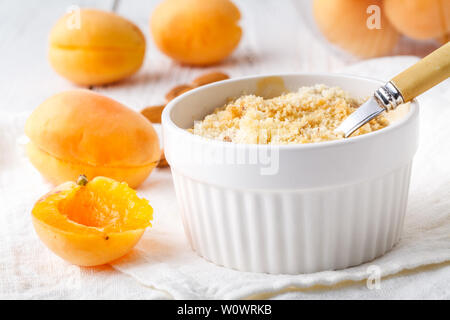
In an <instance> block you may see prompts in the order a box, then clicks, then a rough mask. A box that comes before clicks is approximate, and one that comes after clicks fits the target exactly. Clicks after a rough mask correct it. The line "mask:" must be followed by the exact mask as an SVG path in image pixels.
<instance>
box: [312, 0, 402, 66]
mask: <svg viewBox="0 0 450 320" xmlns="http://www.w3.org/2000/svg"><path fill="white" fill-rule="evenodd" d="M373 5H376V6H378V7H379V8H380V12H379V13H380V14H379V18H380V27H381V28H380V29H377V28H372V29H371V28H369V27H368V25H367V22H368V19H369V16H370V14H368V12H367V10H368V8H369V6H373ZM381 8H382V1H381V0H314V3H313V11H314V17H315V20H316V22H317V25H318V27H319V29H320V30H321V32H322V33H323V34H324V36H325V37H326V38H327V39H328V40H329V41H330V42H332V43H334V44H335V45H337V46H338V47H340V48H342V49H344V50H346V51H348V52H350V53H352V54H354V55H355V56H358V57H360V58H370V57H376V56H382V55H386V54H388V53H390V52H391V51H392V49H393V48H394V47H395V45H396V44H397V41H398V38H399V34H398V32H397V30H396V29H395V28H394V27H393V26H392V24H391V23H390V22H389V20H388V19H387V18H386V17H385V16H384V15H383V12H382V10H381Z"/></svg>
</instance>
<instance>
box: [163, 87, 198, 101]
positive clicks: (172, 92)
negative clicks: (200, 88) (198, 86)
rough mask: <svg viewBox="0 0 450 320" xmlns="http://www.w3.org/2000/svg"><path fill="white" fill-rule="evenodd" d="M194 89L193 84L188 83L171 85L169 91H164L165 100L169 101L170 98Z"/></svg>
mask: <svg viewBox="0 0 450 320" xmlns="http://www.w3.org/2000/svg"><path fill="white" fill-rule="evenodd" d="M192 89H194V87H193V86H191V85H189V84H180V85H178V86H175V87H173V88H172V89H171V90H170V91H169V92H167V93H166V100H167V102H169V101H170V100H172V99H175V98H176V97H178V96H179V95H181V94H183V93H185V92H187V91H189V90H192Z"/></svg>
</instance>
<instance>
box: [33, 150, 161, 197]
mask: <svg viewBox="0 0 450 320" xmlns="http://www.w3.org/2000/svg"><path fill="white" fill-rule="evenodd" d="M26 153H27V156H28V159H30V162H31V163H32V164H33V166H34V167H35V168H36V169H38V171H39V172H40V173H41V174H42V176H44V177H45V178H46V180H48V181H49V182H51V183H52V184H53V185H58V184H60V183H62V182H64V181H75V180H76V179H77V178H78V176H79V175H80V174H84V175H85V176H86V177H87V178H88V179H89V180H91V179H93V178H95V177H98V176H103V177H109V178H111V179H114V180H117V181H125V182H126V183H127V184H128V185H129V186H130V187H131V188H137V187H138V186H139V185H140V184H141V183H142V182H144V181H145V180H146V179H147V177H148V176H149V175H150V173H151V172H152V170H153V169H154V168H155V167H156V164H157V162H154V163H151V164H150V165H146V166H141V167H100V166H91V165H87V164H83V163H76V162H70V161H64V160H60V159H58V158H56V157H53V156H51V155H50V154H48V153H46V152H45V151H43V150H41V149H39V148H38V147H36V145H35V144H33V143H28V144H27V146H26Z"/></svg>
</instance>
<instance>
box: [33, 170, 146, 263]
mask: <svg viewBox="0 0 450 320" xmlns="http://www.w3.org/2000/svg"><path fill="white" fill-rule="evenodd" d="M152 218H153V209H152V207H151V206H150V205H149V204H148V201H147V200H145V199H140V198H139V197H138V196H137V195H136V191H134V190H133V189H131V188H130V187H128V186H127V185H126V183H119V182H117V181H114V180H112V179H109V178H105V177H97V178H95V179H93V180H92V181H90V182H87V179H86V178H85V177H82V178H81V179H79V183H78V184H76V183H74V182H67V183H64V184H62V185H59V186H58V187H56V188H55V189H53V190H52V191H50V192H49V193H48V194H46V195H45V196H43V197H42V198H41V199H39V200H38V201H37V202H36V204H35V205H34V207H33V209H32V221H33V226H34V228H35V230H36V233H37V235H38V236H39V238H40V239H41V240H42V242H44V244H45V245H46V246H47V247H48V248H49V249H50V250H52V251H53V252H54V253H55V254H57V255H58V256H60V257H61V258H63V259H64V260H66V261H68V262H70V263H72V264H76V265H79V266H97V265H102V264H105V263H109V262H111V261H113V260H116V259H118V258H120V257H122V256H123V255H125V254H126V253H128V252H129V251H130V250H131V249H132V248H133V247H134V246H135V245H136V243H137V242H138V241H139V239H140V238H141V236H142V235H143V233H144V231H145V228H146V227H148V226H150V225H151V223H150V222H151V220H152Z"/></svg>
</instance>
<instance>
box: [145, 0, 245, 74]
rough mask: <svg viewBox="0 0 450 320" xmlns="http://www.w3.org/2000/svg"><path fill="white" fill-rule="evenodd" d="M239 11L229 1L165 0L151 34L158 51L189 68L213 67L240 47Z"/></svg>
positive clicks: (153, 17) (152, 19)
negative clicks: (196, 66)
mask: <svg viewBox="0 0 450 320" xmlns="http://www.w3.org/2000/svg"><path fill="white" fill-rule="evenodd" d="M239 19H240V12H239V9H238V8H237V7H236V6H235V5H234V4H233V3H232V2H231V1H229V0H165V1H163V2H162V3H160V4H159V5H158V6H157V8H156V9H155V10H154V11H153V14H152V16H151V21H150V27H151V32H152V35H153V38H154V40H155V42H156V45H157V46H158V48H159V49H160V50H161V51H162V52H164V53H165V54H166V55H168V56H169V57H171V58H172V59H174V60H176V61H178V62H181V63H184V64H189V65H200V66H202V65H210V64H214V63H217V62H219V61H221V60H223V59H225V58H226V57H228V56H229V55H230V54H231V53H232V52H233V50H234V49H235V48H236V47H237V45H238V44H239V41H240V39H241V35H242V31H241V28H240V27H239V25H238V22H239Z"/></svg>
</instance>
